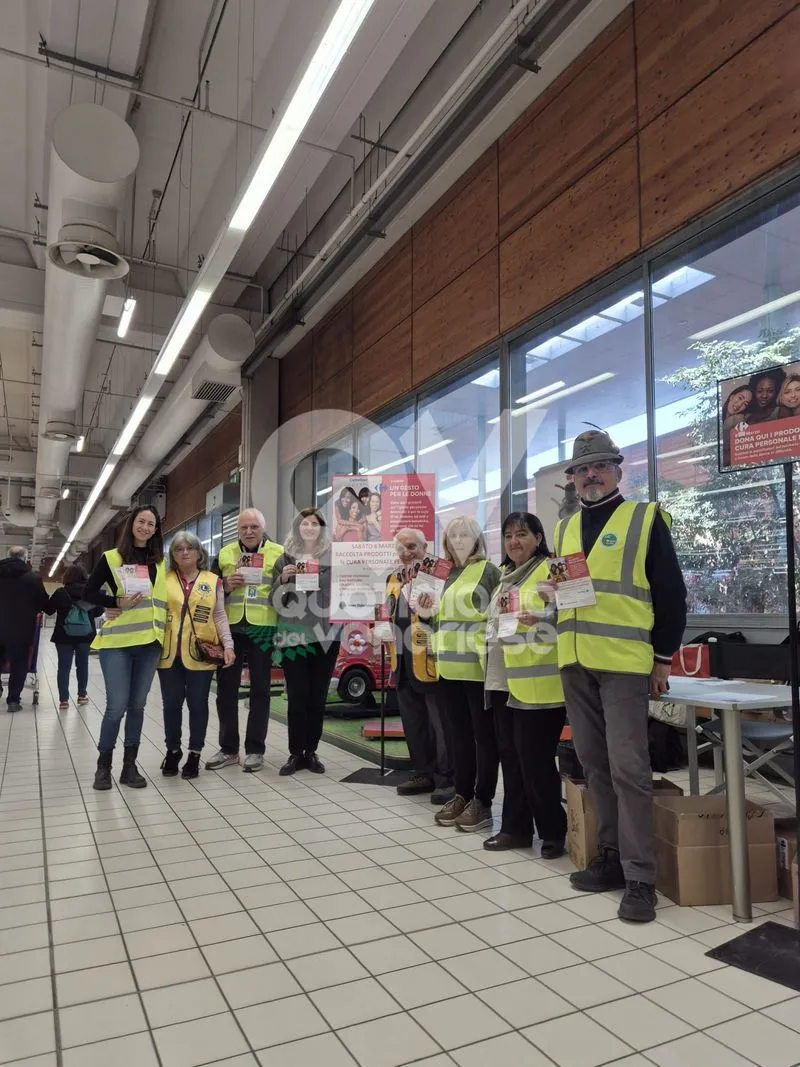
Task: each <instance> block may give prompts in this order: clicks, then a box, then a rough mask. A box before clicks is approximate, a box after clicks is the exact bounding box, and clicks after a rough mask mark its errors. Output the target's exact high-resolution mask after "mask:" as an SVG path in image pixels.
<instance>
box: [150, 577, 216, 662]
mask: <svg viewBox="0 0 800 1067" xmlns="http://www.w3.org/2000/svg"><path fill="white" fill-rule="evenodd" d="M218 581H219V578H218V577H217V576H216V574H214V573H213V572H212V571H200V573H199V574H198V576H197V578H196V580H195V583H194V585H193V586H192V590H191V592H190V593H189V606H188V608H187V616H188V613H189V612H191V614H192V622H193V623H194V630H192V622H189V619H188V617H186V618H184V620H183V630H182V632H181V644H180V652H181V660H182V662H183V665H184V667H186V669H187V670H190V671H213V670H215V669H216V665H215V664H213V663H205V662H204V661H203V660H199V659H197V657H196V655H195V653H194V644H195V640H194V639H195V634H196V635H197V640H198V641H210V642H211V643H212V644H218V643H219V636H218V634H217V628H216V626H215V625H214V618H213V615H214V608H215V607H216V605H217V582H218ZM183 601H184V596H183V586H182V584H181V580H180V578H179V577H178V575H177V574H176V573H175V572H174V571H168V572H167V627H166V631H165V634H164V647H163V648H162V650H161V659H160V660H159V661H158V666H159V668H160V669H164V668H166V667H171V666H172V664H173V663H174V662H175V656H176V655H177V652H178V631H179V630H180V629H181V615H182V613H183ZM198 609H199V610H198Z"/></svg>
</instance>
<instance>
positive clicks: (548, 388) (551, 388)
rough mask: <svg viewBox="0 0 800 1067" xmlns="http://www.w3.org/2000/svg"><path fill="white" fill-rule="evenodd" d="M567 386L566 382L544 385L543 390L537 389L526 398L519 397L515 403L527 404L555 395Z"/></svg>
mask: <svg viewBox="0 0 800 1067" xmlns="http://www.w3.org/2000/svg"><path fill="white" fill-rule="evenodd" d="M566 384H567V383H566V382H553V383H552V384H551V385H544V386H542V388H541V389H535V390H534V391H533V392H532V393H526V394H525V396H520V397H518V398H517V399H516V400H515V401H514V403H515V404H526V403H527V402H528V401H529V400H536V398H537V397H540V396H546V395H547V394H548V393H554V392H555V391H556V389H563V388H564V386H565V385H566Z"/></svg>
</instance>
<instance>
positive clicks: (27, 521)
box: [0, 482, 34, 529]
mask: <svg viewBox="0 0 800 1067" xmlns="http://www.w3.org/2000/svg"><path fill="white" fill-rule="evenodd" d="M2 498H3V499H2V507H1V508H0V520H2V523H3V526H4V527H8V526H18V527H22V528H24V529H30V528H31V527H32V526H33V521H34V512H33V501H32V500H31V503H30V506H28V507H26V506H25V505H24V503H23V491H22V487H21V486H20V485H19V484H16V485H12V484H10V483H9V482H6V483H5V485H4V486H3V487H2ZM25 499H26V500H29V499H30V497H29V496H28V495H27V493H26V494H25Z"/></svg>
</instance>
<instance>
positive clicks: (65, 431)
mask: <svg viewBox="0 0 800 1067" xmlns="http://www.w3.org/2000/svg"><path fill="white" fill-rule="evenodd" d="M42 437H46V438H47V440H48V441H74V440H76V438H77V437H78V431H77V430H76V429H75V427H74V425H73V424H72V423H71V422H59V421H58V420H56V419H51V420H50V422H48V424H47V425H46V426H45V428H44V433H43V434H42Z"/></svg>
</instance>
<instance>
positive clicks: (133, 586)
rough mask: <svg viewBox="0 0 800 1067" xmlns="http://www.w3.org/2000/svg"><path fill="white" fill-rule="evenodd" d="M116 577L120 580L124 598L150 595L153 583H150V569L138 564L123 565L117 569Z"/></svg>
mask: <svg viewBox="0 0 800 1067" xmlns="http://www.w3.org/2000/svg"><path fill="white" fill-rule="evenodd" d="M117 577H118V578H119V580H120V584H121V585H122V589H123V591H124V593H125V596H135V595H136V593H150V592H151V590H152V588H153V583H152V582H151V581H150V568H149V567H146V566H145V565H144V564H140V563H125V564H123V565H122V566H121V567H117Z"/></svg>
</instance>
